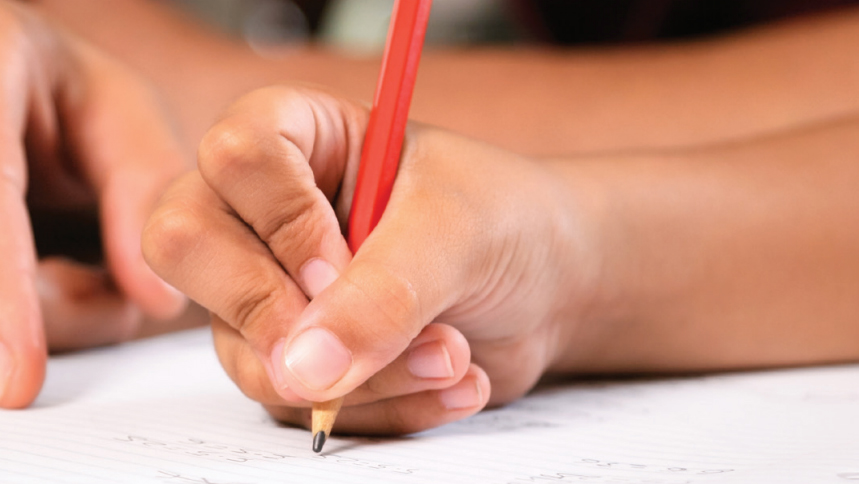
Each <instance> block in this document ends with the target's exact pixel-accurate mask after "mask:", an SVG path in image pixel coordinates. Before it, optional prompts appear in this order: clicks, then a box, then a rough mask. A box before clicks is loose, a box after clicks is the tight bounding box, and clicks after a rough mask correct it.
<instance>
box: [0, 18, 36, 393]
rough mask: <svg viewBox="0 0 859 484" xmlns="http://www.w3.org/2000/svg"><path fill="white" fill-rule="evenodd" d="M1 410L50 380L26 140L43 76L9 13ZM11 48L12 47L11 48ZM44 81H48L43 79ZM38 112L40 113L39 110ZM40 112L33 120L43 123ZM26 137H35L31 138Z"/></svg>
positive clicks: (2, 142) (0, 163) (1, 181)
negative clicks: (29, 200) (28, 200)
mask: <svg viewBox="0 0 859 484" xmlns="http://www.w3.org/2000/svg"><path fill="white" fill-rule="evenodd" d="M0 41H2V44H3V46H4V48H2V49H0V65H3V66H4V76H3V78H2V82H0V257H2V259H0V260H2V265H0V407H3V408H19V407H25V406H27V405H29V404H30V403H31V402H32V401H33V400H34V399H35V398H36V395H37V394H38V392H39V390H40V388H41V386H42V382H43V381H44V377H45V363H46V361H47V351H46V349H45V338H44V332H43V330H42V317H41V313H40V311H39V299H38V296H37V294H36V287H35V279H36V254H35V248H34V244H33V235H32V232H31V229H30V221H29V217H28V214H27V206H26V201H25V193H26V190H27V158H26V154H25V153H24V140H25V130H26V125H27V122H28V121H30V119H29V118H30V115H31V114H32V113H30V112H29V108H30V107H31V105H40V103H38V102H34V99H38V98H39V96H38V95H37V93H33V92H32V91H35V90H37V88H32V85H33V84H36V83H35V82H32V81H33V79H31V77H33V78H36V77H39V74H43V73H42V72H39V73H34V72H31V70H37V69H32V68H33V67H34V64H37V61H34V59H33V58H32V57H31V56H30V55H29V51H28V50H27V49H19V48H15V46H21V45H30V39H29V38H28V33H27V32H26V31H25V29H24V28H23V27H22V24H21V23H20V19H19V18H18V17H17V16H16V15H15V14H10V12H9V11H4V12H2V15H0ZM9 46H12V47H11V48H10V47H9ZM40 80H42V79H40ZM36 111H39V110H38V109H36ZM44 111H45V110H42V112H37V113H35V115H34V116H33V119H36V120H39V121H40V119H39V118H40V115H43V114H44ZM26 135H29V133H27V134H26Z"/></svg>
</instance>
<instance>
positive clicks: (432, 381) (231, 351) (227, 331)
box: [212, 317, 471, 407]
mask: <svg viewBox="0 0 859 484" xmlns="http://www.w3.org/2000/svg"><path fill="white" fill-rule="evenodd" d="M212 329H213V333H214V336H215V349H216V350H217V353H218V356H219V358H220V360H221V365H222V366H223V367H224V369H225V370H226V372H227V374H228V375H229V376H230V378H231V379H232V380H233V382H235V383H236V385H237V386H238V387H239V388H240V389H241V390H242V391H243V392H244V393H245V395H247V396H248V397H250V398H251V399H253V400H256V401H258V402H260V403H263V404H266V405H291V406H303V407H309V406H310V402H309V401H307V400H304V399H302V398H300V397H299V396H298V395H296V394H295V393H293V392H288V393H285V392H284V391H283V389H281V390H280V391H279V392H278V391H276V390H275V389H274V388H273V386H272V384H271V381H270V380H269V377H268V374H267V372H266V369H265V367H264V363H263V362H262V361H261V360H260V359H259V357H258V356H257V354H256V353H255V352H254V351H253V350H252V349H251V347H250V345H249V344H248V342H247V341H246V340H245V339H244V338H243V337H242V336H241V334H239V333H238V332H237V331H236V330H235V329H233V328H232V327H230V326H229V325H228V324H227V323H225V322H224V321H222V320H221V319H220V318H217V317H215V318H213V320H212ZM470 356H471V355H470V350H469V347H468V342H467V341H466V340H465V337H464V336H462V334H461V333H460V332H459V331H457V330H456V329H454V328H453V327H451V326H448V325H444V324H430V325H429V326H427V327H426V328H424V330H423V331H422V332H421V334H420V335H418V337H417V338H415V339H414V341H413V342H412V344H411V345H410V346H409V348H407V349H406V351H405V352H404V353H403V354H402V355H401V356H400V357H398V358H397V359H396V360H394V361H393V362H391V364H390V365H388V366H386V367H385V368H383V369H382V370H381V371H380V372H379V373H377V374H375V375H373V376H372V377H371V378H370V379H369V380H367V381H366V382H365V383H364V384H362V385H361V386H359V387H358V388H356V389H355V390H354V391H353V392H351V393H350V394H349V395H347V396H346V401H345V405H347V406H349V405H361V404H366V403H369V402H373V401H378V400H384V399H388V398H391V397H396V396H402V395H407V394H410V393H418V392H422V391H426V390H432V389H442V388H446V387H450V386H452V385H454V384H455V383H457V382H458V381H459V380H460V379H462V377H463V376H464V375H465V372H466V370H467V369H468V366H469V359H470Z"/></svg>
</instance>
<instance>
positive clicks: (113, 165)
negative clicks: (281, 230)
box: [58, 42, 189, 319]
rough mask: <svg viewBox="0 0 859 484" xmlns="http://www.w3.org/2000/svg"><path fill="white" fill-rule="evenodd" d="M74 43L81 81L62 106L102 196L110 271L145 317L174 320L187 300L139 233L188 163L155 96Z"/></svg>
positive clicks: (74, 145)
mask: <svg viewBox="0 0 859 484" xmlns="http://www.w3.org/2000/svg"><path fill="white" fill-rule="evenodd" d="M73 44H74V47H75V52H76V53H77V54H78V55H79V56H80V58H81V59H82V62H81V65H82V66H83V69H82V70H81V71H82V72H80V76H81V78H82V79H77V80H74V81H71V80H70V81H68V82H70V83H74V85H75V86H76V87H77V88H78V91H77V92H74V93H73V95H65V96H61V97H60V99H59V107H58V108H59V109H60V110H61V112H62V114H63V116H65V117H67V118H69V119H74V120H75V123H74V124H73V125H71V126H69V127H68V131H69V136H68V138H69V141H70V142H71V145H72V149H73V150H75V152H76V153H77V154H78V156H80V157H82V165H83V166H82V170H83V172H84V175H85V177H86V178H87V179H88V180H89V182H90V183H91V184H92V185H93V186H94V188H95V191H96V192H97V194H98V198H99V208H100V211H101V223H102V230H103V234H102V236H103V245H104V248H105V256H106V259H107V265H108V268H109V270H110V272H111V275H112V276H113V277H114V278H115V279H116V282H117V285H118V287H119V288H120V289H121V290H122V292H123V293H125V294H126V295H127V296H128V297H129V298H130V299H131V300H132V301H134V302H135V303H136V304H137V305H138V306H139V307H140V308H141V309H142V310H143V311H144V313H145V314H147V315H149V316H152V317H155V318H161V319H167V318H171V317H175V316H177V315H178V314H179V313H181V311H182V310H183V308H184V306H185V303H186V300H185V297H184V296H183V295H182V294H181V293H179V292H178V291H176V290H175V289H173V288H172V287H171V286H169V285H168V284H166V283H164V281H162V280H161V279H160V278H158V277H157V276H156V275H155V273H154V272H152V270H151V269H150V268H149V267H148V266H147V264H146V263H145V262H144V260H143V256H142V253H141V247H140V236H141V233H142V231H143V226H144V224H145V222H146V219H147V218H148V216H149V213H150V212H151V211H152V210H153V208H154V206H155V203H156V201H157V200H158V198H159V196H160V195H161V193H162V192H163V191H164V189H165V188H166V186H167V185H168V183H169V181H170V180H172V179H173V178H175V177H176V176H178V175H179V174H180V173H182V172H184V171H187V169H188V165H189V163H187V162H186V161H185V157H184V156H183V154H182V149H181V145H180V143H179V142H178V139H177V137H176V136H175V134H174V133H173V132H172V131H171V126H170V123H169V122H168V121H167V119H166V117H165V116H164V114H163V113H162V111H161V106H162V103H161V102H160V100H159V99H158V97H157V96H156V95H155V94H154V92H153V91H152V90H151V89H149V88H148V86H145V85H144V84H142V82H141V81H140V80H139V79H138V78H137V77H136V76H134V75H133V74H131V73H129V72H128V71H126V70H125V69H124V68H122V67H121V66H120V65H118V64H117V63H115V62H113V61H112V60H110V59H108V58H106V57H104V56H103V55H101V54H99V53H96V52H95V51H93V50H92V49H90V48H89V47H88V46H86V45H85V44H81V43H79V42H74V43H73ZM70 124H71V123H70Z"/></svg>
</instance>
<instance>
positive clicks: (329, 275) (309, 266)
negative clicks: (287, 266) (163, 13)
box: [301, 259, 340, 298]
mask: <svg viewBox="0 0 859 484" xmlns="http://www.w3.org/2000/svg"><path fill="white" fill-rule="evenodd" d="M339 275H340V274H339V273H338V272H337V270H336V269H334V266H332V265H331V264H329V263H328V262H327V261H326V260H325V259H312V260H310V261H308V262H306V263H305V264H304V266H302V267H301V279H302V280H303V281H304V287H305V288H306V289H307V295H308V296H309V297H310V298H314V297H316V295H317V294H319V293H320V292H322V291H324V290H325V288H326V287H328V286H330V285H331V283H332V282H334V280H335V279H337V277H338V276H339Z"/></svg>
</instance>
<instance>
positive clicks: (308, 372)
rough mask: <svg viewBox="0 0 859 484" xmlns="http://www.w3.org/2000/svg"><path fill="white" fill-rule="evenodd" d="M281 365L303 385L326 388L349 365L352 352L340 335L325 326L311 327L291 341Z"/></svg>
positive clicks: (338, 379) (337, 379) (317, 388)
mask: <svg viewBox="0 0 859 484" xmlns="http://www.w3.org/2000/svg"><path fill="white" fill-rule="evenodd" d="M283 361H284V364H285V365H286V367H287V369H289V371H290V372H291V373H292V375H293V376H295V378H297V379H298V380H299V381H300V382H301V383H302V384H303V385H304V386H306V387H307V388H309V389H311V390H327V389H328V388H331V387H332V386H333V385H334V384H335V383H337V382H338V381H340V379H341V378H343V375H345V374H346V372H347V371H349V367H350V366H352V353H351V352H350V351H349V350H348V349H347V348H346V346H344V345H343V343H342V342H341V341H340V338H338V337H337V336H335V335H334V333H332V332H331V331H328V330H327V329H324V328H318V327H317V328H310V329H308V330H306V331H304V332H303V333H301V334H299V335H298V336H296V337H295V339H293V340H292V343H290V345H289V347H288V348H287V349H286V352H285V356H284V359H283Z"/></svg>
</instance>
